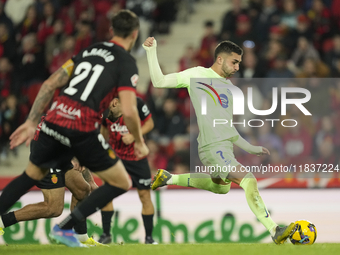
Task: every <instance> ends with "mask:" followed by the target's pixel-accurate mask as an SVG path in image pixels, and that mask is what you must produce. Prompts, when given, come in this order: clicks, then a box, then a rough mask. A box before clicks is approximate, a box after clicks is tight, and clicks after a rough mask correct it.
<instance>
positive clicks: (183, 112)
mask: <svg viewBox="0 0 340 255" xmlns="http://www.w3.org/2000/svg"><path fill="white" fill-rule="evenodd" d="M195 2H197V0H196V1H195V0H185V1H177V0H145V1H142V0H96V1H94V0H7V1H6V0H1V1H0V164H1V161H2V160H4V159H5V158H6V157H7V155H8V153H9V150H8V139H9V136H10V134H11V133H12V132H13V131H14V130H15V128H16V127H18V125H20V124H21V123H23V122H24V120H25V118H26V117H27V114H28V112H29V109H30V107H31V105H32V103H33V101H34V98H35V96H36V94H37V92H38V90H39V88H40V86H41V84H42V81H43V80H44V79H46V78H47V77H48V76H49V74H51V73H53V72H54V71H55V70H57V69H58V68H59V67H60V66H61V65H62V64H63V63H64V62H65V61H66V60H68V59H69V58H70V57H72V56H73V55H74V54H77V53H78V52H80V51H81V50H82V49H84V48H86V47H87V46H89V45H90V44H92V43H94V42H97V41H105V40H108V39H110V38H109V34H108V30H109V26H110V18H111V17H112V16H113V15H114V14H115V13H116V12H117V11H119V10H120V9H123V8H128V9H131V10H133V11H134V12H135V13H136V14H138V15H139V16H140V17H143V18H144V19H145V20H147V21H148V22H150V23H151V24H152V25H151V29H150V31H149V35H151V36H153V35H157V34H168V33H171V29H170V26H171V23H172V22H174V21H176V20H180V21H182V22H185V21H187V17H188V16H189V15H190V13H192V12H193V10H194V8H193V7H194V5H195ZM231 2H232V8H231V9H230V10H229V11H227V12H226V13H225V15H224V16H223V18H222V20H221V21H220V22H221V26H219V27H221V29H220V31H217V29H216V28H215V25H216V24H214V22H213V21H210V20H207V21H205V22H203V23H202V34H203V36H202V40H201V43H200V46H199V47H198V48H195V47H194V46H193V45H187V46H186V47H185V51H184V53H183V56H182V57H181V58H180V59H179V67H178V71H182V70H185V69H187V68H191V67H194V66H197V65H200V66H204V67H210V66H211V65H212V64H213V62H214V58H213V52H214V49H215V47H216V45H217V44H218V43H219V42H220V41H222V40H231V41H233V42H235V43H237V44H238V45H240V46H241V47H242V48H243V50H244V55H243V58H242V60H243V61H242V64H241V67H240V71H239V72H238V73H236V74H235V75H234V77H233V78H234V83H235V85H238V86H240V88H241V89H242V90H243V91H244V94H245V96H247V87H249V86H251V87H252V88H253V97H254V99H255V98H256V100H255V101H254V107H255V108H256V109H259V110H260V109H269V108H270V107H271V103H272V88H273V87H304V88H306V89H308V90H309V91H310V92H311V94H312V99H311V100H310V102H308V103H307V104H305V106H306V108H307V109H308V110H310V112H311V113H312V116H305V115H304V114H303V113H302V112H301V111H300V110H299V109H298V108H296V107H293V106H292V107H289V108H288V109H287V115H286V116H281V114H280V111H279V110H280V109H278V111H276V112H275V113H274V114H272V115H271V116H266V118H268V119H269V118H272V119H274V118H276V119H281V120H282V119H295V120H297V121H298V125H297V127H295V128H282V125H281V124H280V123H279V122H278V124H275V126H274V127H272V126H271V122H266V121H264V126H263V127H261V128H249V127H248V126H245V127H243V126H242V125H238V126H236V128H237V129H238V130H239V132H240V133H241V135H242V136H244V137H245V138H246V139H247V140H248V141H249V142H251V143H252V144H255V145H263V146H265V147H267V148H268V149H269V150H270V151H271V156H270V157H262V158H260V157H256V156H252V155H249V154H246V153H245V152H243V151H241V150H240V149H238V148H236V147H235V156H236V157H237V158H238V160H239V161H240V162H241V163H242V164H244V165H253V164H256V165H258V164H261V163H262V164H267V163H270V164H291V163H294V164H299V163H307V162H309V163H310V162H314V163H327V164H336V163H337V164H340V162H339V155H340V153H338V152H339V148H340V0H278V1H275V0H249V1H247V4H246V5H244V4H241V2H242V1H241V0H233V1H231ZM183 10H185V11H183ZM140 44H141V42H138V43H137V44H136V45H138V46H140ZM164 64H165V65H166V63H164ZM164 69H165V70H166V66H164ZM263 78H268V79H265V80H264V79H263ZM293 78H308V79H305V80H304V81H305V82H302V83H299V82H297V80H293ZM318 78H328V79H318ZM330 78H333V79H330ZM273 81H274V82H273ZM140 96H141V97H142V98H143V99H144V100H145V101H146V102H147V104H148V105H149V107H150V110H151V112H152V114H153V119H154V121H155V129H154V130H153V131H152V132H151V133H150V134H149V135H148V136H147V138H148V139H147V145H148V147H149V149H150V155H149V163H150V166H151V168H152V171H156V169H158V168H166V169H169V170H170V171H173V172H174V173H183V172H187V171H188V169H189V164H190V153H189V148H190V144H191V147H192V148H193V149H194V148H195V147H197V143H196V141H195V139H193V138H192V137H193V136H190V135H189V133H191V134H197V132H198V130H197V126H196V125H195V124H194V121H193V120H192V117H190V111H192V109H191V105H190V100H189V98H188V93H187V91H186V90H185V89H155V88H153V86H152V85H151V84H150V85H149V88H148V90H147V92H146V93H145V94H141V95H140ZM296 96H297V97H298V95H296ZM300 96H301V95H300ZM246 109H247V107H246ZM243 119H246V120H249V119H258V116H255V115H252V113H250V112H246V114H245V116H237V117H235V120H238V121H243ZM262 119H263V120H264V118H262ZM14 152H15V151H14ZM336 152H337V153H336Z"/></svg>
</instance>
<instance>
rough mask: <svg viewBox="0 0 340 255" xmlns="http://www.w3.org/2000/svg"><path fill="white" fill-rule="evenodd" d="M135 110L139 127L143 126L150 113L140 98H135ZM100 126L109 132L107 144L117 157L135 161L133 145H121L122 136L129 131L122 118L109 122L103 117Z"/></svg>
mask: <svg viewBox="0 0 340 255" xmlns="http://www.w3.org/2000/svg"><path fill="white" fill-rule="evenodd" d="M137 109H138V114H139V118H140V120H141V125H142V126H143V125H144V123H145V122H146V121H147V120H148V119H149V118H151V113H150V111H149V108H148V107H147V105H146V104H145V103H144V101H143V100H142V99H141V98H140V97H137ZM102 124H103V126H105V127H106V128H107V129H108V130H109V134H110V137H109V143H110V145H111V146H112V148H113V149H114V150H115V152H116V154H117V155H118V157H120V158H121V159H124V160H136V158H135V155H134V143H131V144H129V145H126V144H124V143H123V140H122V138H123V135H124V134H126V133H129V130H128V129H127V127H126V125H125V122H124V119H123V116H120V117H119V118H118V119H116V120H110V119H109V118H107V117H106V116H104V117H103V121H102Z"/></svg>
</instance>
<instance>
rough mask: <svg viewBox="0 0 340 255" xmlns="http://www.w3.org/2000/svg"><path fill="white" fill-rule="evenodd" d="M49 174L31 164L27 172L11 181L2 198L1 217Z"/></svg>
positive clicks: (0, 205) (0, 202) (0, 199)
mask: <svg viewBox="0 0 340 255" xmlns="http://www.w3.org/2000/svg"><path fill="white" fill-rule="evenodd" d="M46 173H47V169H41V168H39V167H37V166H36V165H34V164H33V163H31V162H29V163H28V166H27V168H26V170H25V172H24V173H23V174H22V175H20V176H18V177H17V178H15V179H14V180H13V181H11V182H10V183H9V184H8V185H7V186H6V187H5V189H4V190H3V192H2V194H1V196H0V215H2V214H4V213H6V212H7V211H8V210H9V209H10V208H11V206H12V205H14V203H15V202H16V201H18V199H19V198H20V197H21V196H22V195H24V194H25V193H26V192H27V191H28V190H29V189H30V188H32V187H33V186H34V185H36V184H37V183H38V182H39V181H40V180H41V179H43V178H44V176H45V175H46Z"/></svg>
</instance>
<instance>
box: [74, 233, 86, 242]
mask: <svg viewBox="0 0 340 255" xmlns="http://www.w3.org/2000/svg"><path fill="white" fill-rule="evenodd" d="M76 237H77V239H78V240H79V242H86V241H87V239H89V236H88V235H87V234H81V235H79V234H76Z"/></svg>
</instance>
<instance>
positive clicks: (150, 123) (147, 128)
mask: <svg viewBox="0 0 340 255" xmlns="http://www.w3.org/2000/svg"><path fill="white" fill-rule="evenodd" d="M154 126H155V123H154V122H153V119H152V117H151V116H150V118H148V119H147V120H146V121H145V122H144V124H143V125H142V135H146V134H147V133H149V132H150V131H151V130H152V129H153V128H154Z"/></svg>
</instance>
